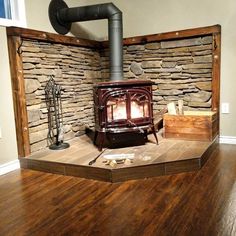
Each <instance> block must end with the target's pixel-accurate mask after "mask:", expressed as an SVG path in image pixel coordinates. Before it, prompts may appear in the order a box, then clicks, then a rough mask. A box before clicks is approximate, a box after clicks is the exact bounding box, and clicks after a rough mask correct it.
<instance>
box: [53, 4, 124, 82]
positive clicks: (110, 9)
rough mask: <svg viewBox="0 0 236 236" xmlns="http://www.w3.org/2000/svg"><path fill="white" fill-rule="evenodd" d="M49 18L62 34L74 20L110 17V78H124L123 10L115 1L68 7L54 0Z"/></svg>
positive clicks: (113, 79) (66, 31) (67, 30)
mask: <svg viewBox="0 0 236 236" xmlns="http://www.w3.org/2000/svg"><path fill="white" fill-rule="evenodd" d="M49 18H50V21H51V24H52V26H53V28H54V29H55V30H56V31H57V32H58V33H60V34H66V33H68V32H69V30H70V28H71V23H72V22H79V21H89V20H99V19H108V37H109V48H110V57H109V58H110V79H111V80H112V81H116V80H122V79H123V27H122V12H121V11H120V10H119V9H118V8H117V7H116V6H115V5H114V4H113V3H105V4H97V5H90V6H84V7H73V8H68V6H67V5H66V3H65V2H64V1H63V0H52V1H51V2H50V5H49Z"/></svg>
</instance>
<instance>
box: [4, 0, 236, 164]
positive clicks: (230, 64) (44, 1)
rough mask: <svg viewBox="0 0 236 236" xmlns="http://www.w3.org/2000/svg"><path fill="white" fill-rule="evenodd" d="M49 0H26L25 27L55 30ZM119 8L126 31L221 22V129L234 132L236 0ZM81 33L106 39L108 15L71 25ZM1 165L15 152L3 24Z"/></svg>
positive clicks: (139, 2) (123, 3)
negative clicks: (226, 110)
mask: <svg viewBox="0 0 236 236" xmlns="http://www.w3.org/2000/svg"><path fill="white" fill-rule="evenodd" d="M65 1H66V2H67V4H68V5H69V6H70V7H75V6H82V5H91V4H97V3H102V2H110V1H106V0H65ZM49 3H50V0H41V1H37V0H25V5H26V19H27V26H28V28H32V29H37V30H42V31H48V32H54V30H53V28H52V27H51V25H50V23H49V21H48V5H49ZM113 3H114V4H116V5H117V6H118V7H119V8H120V9H121V10H122V11H123V19H124V23H123V25H124V37H130V36H135V35H144V34H154V33H161V32H167V31H173V30H181V29H186V28H195V27H202V26H208V25H214V24H221V26H222V63H221V68H222V71H221V101H222V102H229V103H230V114H222V115H221V135H228V136H236V126H235V125H234V121H235V117H236V107H235V105H234V104H236V96H234V90H235V88H236V79H235V78H234V77H235V75H236V66H235V63H236V43H235V42H236V31H235V30H234V24H235V22H236V1H235V0H225V1H219V0H218V1H216V0H205V1H199V0H198V1H197V0H179V1H176V0H165V1H164V0H148V1H143V0H129V1H127V0H113ZM72 33H74V34H77V35H79V37H87V38H97V39H104V38H106V37H107V22H106V20H100V21H93V22H83V23H80V24H76V25H74V26H73V32H72ZM0 37H1V45H0V53H1V54H0V55H1V57H0V74H1V77H0V78H1V86H0V112H1V113H0V114H1V116H0V127H1V129H2V138H1V139H0V152H1V155H0V165H1V164H3V163H6V162H9V161H12V160H15V159H16V158H17V151H16V140H15V126H14V118H13V105H12V94H11V85H10V72H9V66H8V56H7V44H6V36H5V28H4V27H0Z"/></svg>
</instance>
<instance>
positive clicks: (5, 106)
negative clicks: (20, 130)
mask: <svg viewBox="0 0 236 236" xmlns="http://www.w3.org/2000/svg"><path fill="white" fill-rule="evenodd" d="M0 38H1V44H0V55H1V56H0V81H1V86H0V114H1V115H0V128H1V133H2V138H0V165H1V164H3V163H6V162H9V161H13V160H15V159H16V158H17V146H16V135H15V121H14V112H13V105H12V104H13V103H12V93H11V91H12V90H11V79H10V73H9V62H8V51H7V41H6V30H5V28H4V27H0Z"/></svg>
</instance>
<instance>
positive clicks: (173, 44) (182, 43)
mask: <svg viewBox="0 0 236 236" xmlns="http://www.w3.org/2000/svg"><path fill="white" fill-rule="evenodd" d="M201 44H202V41H201V38H192V39H182V40H172V41H163V42H161V48H177V47H187V46H197V45H201Z"/></svg>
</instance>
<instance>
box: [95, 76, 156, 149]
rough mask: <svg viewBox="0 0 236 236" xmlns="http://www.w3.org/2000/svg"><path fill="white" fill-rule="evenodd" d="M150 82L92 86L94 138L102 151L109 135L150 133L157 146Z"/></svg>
mask: <svg viewBox="0 0 236 236" xmlns="http://www.w3.org/2000/svg"><path fill="white" fill-rule="evenodd" d="M152 84H153V83H152V82H151V81H147V80H123V81H112V82H103V83H99V84H97V85H95V86H94V106H95V137H94V143H97V144H98V147H99V149H100V150H101V149H102V147H103V144H104V140H105V138H106V135H107V134H108V133H113V134H117V133H127V134H128V133H130V132H138V133H143V134H144V135H145V137H147V134H148V130H151V132H152V133H153V135H154V136H155V139H156V141H157V143H158V139H157V136H156V131H155V127H154V123H153V109H152Z"/></svg>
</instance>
